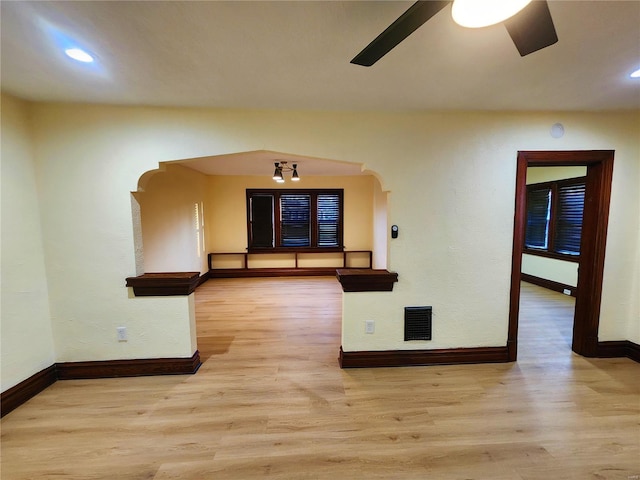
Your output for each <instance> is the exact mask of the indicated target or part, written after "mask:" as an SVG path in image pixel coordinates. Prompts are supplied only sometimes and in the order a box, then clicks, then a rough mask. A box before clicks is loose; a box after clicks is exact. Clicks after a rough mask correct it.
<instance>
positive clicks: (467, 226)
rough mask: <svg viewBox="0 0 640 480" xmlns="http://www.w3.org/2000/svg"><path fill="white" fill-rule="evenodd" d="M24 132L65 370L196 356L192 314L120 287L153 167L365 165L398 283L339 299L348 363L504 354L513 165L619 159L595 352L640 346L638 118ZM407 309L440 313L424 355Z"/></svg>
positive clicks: (277, 116)
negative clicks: (558, 128)
mask: <svg viewBox="0 0 640 480" xmlns="http://www.w3.org/2000/svg"><path fill="white" fill-rule="evenodd" d="M3 115H4V112H3ZM558 121H561V122H562V123H563V124H564V126H565V135H564V137H562V138H561V139H554V138H552V137H551V136H550V135H549V127H550V125H552V124H553V123H556V122H558ZM33 125H34V139H33V145H34V151H35V154H34V157H35V160H36V172H37V175H38V178H39V179H40V183H39V188H38V195H39V197H40V210H41V212H40V213H41V219H42V229H43V244H44V251H45V261H46V276H47V282H48V286H49V298H50V306H51V315H52V325H53V331H54V339H55V351H56V358H57V360H58V361H73V360H99V359H105V358H111V359H114V358H145V357H154V356H158V357H176V356H188V355H191V354H192V353H193V349H194V348H195V345H194V344H193V326H192V325H193V324H192V322H191V321H190V320H191V318H190V313H189V305H188V304H187V303H188V302H186V301H185V300H183V299H181V298H180V297H165V298H154V297H147V298H144V299H141V298H130V297H129V296H128V291H127V289H126V288H125V287H124V278H125V277H127V276H130V275H132V274H134V273H135V271H136V253H135V248H134V233H133V232H134V230H133V226H132V225H133V215H132V208H131V202H130V192H131V191H135V190H136V189H137V183H138V180H139V178H140V177H141V175H143V174H144V173H145V172H147V171H149V170H152V169H155V168H158V164H159V162H165V161H172V160H180V159H189V158H197V157H204V156H209V155H221V154H228V153H235V152H246V151H254V150H271V151H280V152H291V153H292V154H298V155H304V156H309V157H317V158H327V159H334V160H339V161H350V162H354V163H358V164H364V165H365V168H366V169H367V170H370V171H373V172H376V174H377V175H378V176H379V178H380V179H381V181H382V190H384V191H388V192H389V196H388V218H389V223H390V224H397V225H398V226H399V227H400V236H399V238H398V239H396V240H393V241H390V242H389V256H388V260H389V262H388V263H389V269H390V270H393V271H397V272H398V274H399V282H398V283H397V284H396V286H395V288H394V291H393V292H386V293H357V292H355V293H346V294H344V295H343V312H344V317H343V338H342V345H343V348H344V349H345V351H354V350H395V349H415V348H418V349H421V348H455V347H474V346H499V345H505V342H506V337H507V325H508V310H509V308H508V307H509V285H510V278H509V277H510V269H511V246H512V238H513V213H514V196H515V171H516V156H517V151H518V150H573V149H585V150H591V149H613V150H615V151H616V157H615V166H614V174H613V190H612V198H611V211H610V223H609V232H608V240H607V251H606V256H607V257H606V260H605V268H604V285H603V294H602V308H601V315H600V331H599V338H600V340H624V339H629V340H632V341H634V342H636V343H640V329H639V328H638V323H639V318H640V312H639V310H638V301H637V299H636V298H637V290H633V289H634V288H635V289H637V286H638V284H639V282H638V272H639V271H640V268H639V267H640V264H639V263H638V262H639V255H638V249H639V248H640V246H639V245H640V241H639V238H640V236H639V235H640V224H639V222H640V193H639V189H638V188H637V186H638V184H639V183H640V164H639V163H640V162H639V161H638V159H639V158H640V141H639V140H638V132H639V131H640V115H639V113H638V112H632V113H607V112H597V113H593V114H590V113H532V112H528V113H522V114H520V113H500V112H492V113H479V112H475V113H438V112H435V113H428V112H422V113H375V112H366V113H365V112H362V113H350V112H336V113H332V112H290V111H249V110H247V111H234V110H214V109H170V108H138V107H106V106H90V105H60V104H35V105H33ZM3 142H5V139H4V132H3ZM478 186H481V187H482V188H478ZM33 195H34V196H35V193H34V194H33ZM71 212H72V214H71ZM243 219H244V215H243ZM3 221H4V220H3ZM371 221H373V220H371ZM243 222H244V220H243ZM243 240H244V239H243ZM221 247H222V246H221ZM225 247H226V246H225ZM3 248H4V247H3ZM3 288H4V286H3ZM410 305H432V306H433V341H431V342H410V343H405V342H404V341H403V333H402V324H403V307H404V306H410ZM367 319H373V320H376V333H375V334H374V335H366V334H365V333H364V321H365V320H367ZM121 323H126V324H127V325H131V326H132V330H135V331H134V332H130V341H129V342H128V343H127V344H126V345H122V344H119V343H118V342H116V341H115V327H116V326H117V325H119V324H121ZM133 326H135V329H134V328H133ZM9 341H10V340H9Z"/></svg>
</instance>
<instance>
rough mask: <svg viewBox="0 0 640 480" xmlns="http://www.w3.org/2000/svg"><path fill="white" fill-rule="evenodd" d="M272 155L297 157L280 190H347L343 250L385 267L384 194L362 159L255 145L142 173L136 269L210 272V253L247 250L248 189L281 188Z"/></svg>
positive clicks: (137, 210)
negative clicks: (294, 176) (294, 177)
mask: <svg viewBox="0 0 640 480" xmlns="http://www.w3.org/2000/svg"><path fill="white" fill-rule="evenodd" d="M275 161H279V162H281V161H287V162H289V163H290V164H293V163H296V165H297V166H298V172H299V175H300V178H301V181H299V182H296V183H295V184H293V182H290V181H288V182H287V183H286V184H285V185H284V186H283V187H281V188H298V189H341V190H343V191H344V249H345V251H370V252H372V255H371V266H372V267H373V268H374V269H386V268H387V262H388V245H387V232H388V228H387V227H388V221H387V192H385V191H384V190H383V187H382V184H381V182H380V180H379V178H378V177H377V175H376V174H375V173H374V172H371V171H368V170H366V168H364V166H363V165H361V164H355V163H348V162H340V161H335V160H327V159H318V158H310V157H303V156H299V155H292V154H286V153H281V152H270V151H254V152H244V153H236V154H229V155H218V156H212V157H202V158H194V159H185V160H179V161H173V162H164V163H162V164H160V166H159V169H157V170H153V171H149V172H146V173H145V174H144V175H142V177H141V178H140V180H139V184H138V191H137V192H134V193H133V194H132V196H133V202H132V203H133V218H134V231H135V232H136V235H135V237H136V238H137V239H138V240H137V241H136V251H137V255H136V258H137V259H138V260H137V262H138V263H139V265H138V272H139V273H138V274H141V273H153V272H186V271H190V272H195V271H199V272H200V274H201V275H203V276H205V277H206V274H207V273H208V272H209V258H208V256H209V254H215V253H216V252H218V253H234V252H235V253H238V254H243V252H247V248H248V237H247V196H246V192H247V190H248V189H256V188H258V189H260V188H271V189H273V188H278V187H279V185H278V184H275V182H274V180H273V179H272V173H273V167H274V162H275ZM340 255H341V254H340ZM269 257H276V256H275V255H272V256H269ZM310 257H311V258H310ZM339 258H342V257H339ZM275 260H278V259H277V258H276V259H275ZM298 260H299V259H297V258H296V262H298ZM225 261H229V262H234V261H237V259H234V257H233V256H230V257H229V258H228V260H225ZM241 261H242V260H241ZM258 261H260V262H265V261H269V262H273V261H274V259H273V258H268V259H266V260H265V259H262V258H261V259H259V260H255V262H258ZM283 261H284V262H287V261H290V260H288V259H284V260H283ZM304 261H305V262H311V263H309V265H310V266H311V268H315V267H316V266H317V265H328V267H329V268H333V269H334V270H333V272H334V273H333V275H335V268H336V267H337V268H340V265H336V264H333V263H330V262H331V261H332V260H329V263H326V262H327V259H325V258H315V259H314V258H313V257H312V256H307V257H306V258H305V259H304ZM314 261H316V262H320V263H319V264H314V263H313V262H314ZM350 261H351V260H350ZM356 261H357V260H356ZM246 262H247V261H246V256H245V260H244V263H245V265H246ZM272 265H273V263H272ZM275 265H276V267H277V266H278V265H277V264H275ZM285 265H286V263H285ZM354 266H356V267H359V266H360V265H358V264H357V263H356V264H354ZM231 267H233V265H231ZM332 352H333V353H334V354H335V350H332ZM201 353H203V352H201ZM204 358H205V359H206V358H207V355H206V354H205V355H204Z"/></svg>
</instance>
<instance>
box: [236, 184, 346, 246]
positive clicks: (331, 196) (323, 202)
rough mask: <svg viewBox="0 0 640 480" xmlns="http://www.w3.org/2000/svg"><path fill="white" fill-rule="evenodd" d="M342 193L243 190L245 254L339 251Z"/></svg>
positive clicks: (333, 191)
mask: <svg viewBox="0 0 640 480" xmlns="http://www.w3.org/2000/svg"><path fill="white" fill-rule="evenodd" d="M342 199H343V190H301V189H295V190H253V189H248V190H247V234H248V245H249V251H252V250H253V251H255V250H281V251H286V250H300V249H305V250H316V249H322V250H327V249H335V250H342V249H343V245H342V211H343V208H342Z"/></svg>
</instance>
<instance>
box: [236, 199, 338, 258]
mask: <svg viewBox="0 0 640 480" xmlns="http://www.w3.org/2000/svg"><path fill="white" fill-rule="evenodd" d="M286 194H295V195H309V197H310V214H309V217H310V230H311V233H310V246H308V247H307V246H304V247H287V246H283V245H282V241H281V240H282V239H281V218H280V198H281V196H282V195H286ZM323 194H324V195H337V196H338V201H339V217H338V228H337V241H338V242H337V243H338V245H337V246H326V247H322V246H318V242H319V228H318V225H319V221H318V196H319V195H323ZM254 195H261V196H264V195H272V196H273V203H272V207H273V209H272V212H271V219H272V229H273V246H269V247H266V246H253V239H252V222H251V198H252V197H253V196H254ZM246 201H247V252H249V253H259V252H282V253H285V252H342V251H344V236H343V232H344V189H341V188H334V189H326V188H324V189H303V188H288V189H287V188H283V189H255V188H248V189H246Z"/></svg>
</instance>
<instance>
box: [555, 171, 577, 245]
mask: <svg viewBox="0 0 640 480" xmlns="http://www.w3.org/2000/svg"><path fill="white" fill-rule="evenodd" d="M584 193H585V184H584V183H579V184H569V185H559V186H558V198H557V201H558V206H557V212H556V225H555V242H554V251H555V252H556V253H562V254H565V255H579V254H580V239H581V237H582V216H583V211H584Z"/></svg>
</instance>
